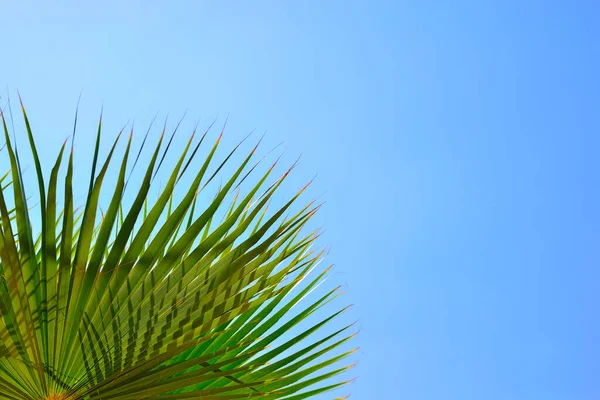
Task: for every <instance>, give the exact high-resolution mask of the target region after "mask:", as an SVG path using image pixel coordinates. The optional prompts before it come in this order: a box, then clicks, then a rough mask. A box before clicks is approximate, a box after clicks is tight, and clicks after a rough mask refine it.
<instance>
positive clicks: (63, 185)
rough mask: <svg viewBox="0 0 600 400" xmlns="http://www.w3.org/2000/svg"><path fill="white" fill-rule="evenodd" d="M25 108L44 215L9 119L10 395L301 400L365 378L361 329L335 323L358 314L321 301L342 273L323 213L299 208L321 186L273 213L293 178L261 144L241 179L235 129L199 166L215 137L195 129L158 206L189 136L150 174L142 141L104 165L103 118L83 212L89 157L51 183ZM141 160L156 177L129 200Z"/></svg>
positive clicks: (2, 254)
mask: <svg viewBox="0 0 600 400" xmlns="http://www.w3.org/2000/svg"><path fill="white" fill-rule="evenodd" d="M22 113H23V117H24V122H25V130H26V133H27V139H28V142H29V152H27V153H28V155H29V156H31V157H32V159H33V164H34V167H35V176H36V179H37V182H36V184H37V188H38V194H37V196H38V197H39V205H38V207H36V210H34V209H31V208H30V207H29V206H28V202H29V200H30V199H29V198H28V197H27V196H26V194H25V187H26V186H27V187H28V185H26V183H29V182H25V178H24V173H23V171H22V166H21V161H20V158H19V152H18V150H17V148H16V147H15V145H14V144H13V141H12V140H11V138H10V135H9V131H8V129H7V124H6V120H5V117H4V114H2V124H3V131H4V137H5V142H6V143H5V146H4V147H3V149H2V152H3V153H4V154H5V155H2V157H6V160H7V162H8V164H9V168H10V170H9V171H8V172H7V173H6V174H3V175H2V176H0V276H1V280H0V313H1V315H2V317H1V318H0V339H1V342H0V398H2V399H16V400H17V399H18V400H39V399H48V400H49V399H71V400H75V399H89V400H92V399H112V400H128V399H132V400H133V399H207V400H208V399H242V398H253V397H259V398H261V399H289V400H292V399H294V400H296V399H305V398H309V397H313V396H316V395H319V394H321V393H324V392H325V391H328V390H331V389H335V388H337V387H339V386H341V385H343V384H345V383H346V382H345V381H341V382H338V381H336V380H335V378H334V377H336V376H338V375H339V374H341V373H343V372H344V371H346V370H347V369H348V368H350V367H347V366H342V367H340V364H339V362H340V361H341V360H343V359H345V358H346V357H348V356H349V355H350V354H352V352H353V350H350V351H348V350H347V347H346V346H347V343H348V341H349V340H350V339H351V338H352V337H353V335H354V334H353V333H352V332H351V329H350V326H339V325H338V326H334V327H333V332H332V329H331V327H330V325H335V322H332V321H335V320H336V318H337V317H338V316H339V315H340V314H341V313H343V312H344V310H345V309H346V308H342V309H340V310H339V311H336V312H333V313H331V312H329V311H327V312H326V313H325V314H324V313H323V312H322V310H324V309H325V310H329V309H330V308H329V307H331V306H330V305H329V304H330V303H331V302H332V301H333V300H334V299H335V298H336V297H337V296H338V295H339V290H338V289H339V288H336V289H334V290H330V291H327V290H326V291H324V292H323V293H320V294H318V293H319V292H320V290H316V289H317V288H318V287H319V285H320V284H321V283H322V282H323V280H324V279H325V277H326V276H327V273H328V271H329V269H325V270H323V271H320V268H319V267H318V265H319V261H320V260H321V259H322V257H323V251H315V250H314V244H315V241H316V239H317V238H318V236H319V232H318V231H315V232H308V233H306V232H305V231H306V226H307V223H308V222H309V220H310V218H311V217H312V216H313V215H314V214H315V213H316V212H317V210H318V209H319V207H320V206H319V205H318V204H314V203H312V202H311V203H308V204H307V205H304V206H298V204H297V203H298V202H299V201H300V198H301V197H302V196H301V195H302V193H303V192H304V190H305V189H306V187H304V188H302V189H301V190H300V191H298V192H297V193H296V194H294V195H293V196H291V197H290V198H289V200H288V201H286V202H284V203H283V204H282V205H280V206H278V207H273V205H272V200H273V199H274V197H276V194H279V193H280V192H281V187H282V184H283V182H284V181H285V180H286V179H287V177H288V176H289V174H290V171H291V169H292V168H293V167H292V168H290V169H289V170H287V171H286V172H285V173H283V174H282V175H281V176H279V177H276V178H273V177H272V175H273V174H274V171H275V164H277V162H275V164H273V165H272V166H271V167H270V168H267V170H266V171H264V172H262V173H259V170H260V165H261V161H262V160H259V161H258V162H256V161H253V158H254V156H255V153H256V151H257V147H258V145H257V146H256V147H254V148H253V149H252V150H251V151H250V152H249V153H248V154H246V155H245V156H244V157H243V158H242V160H241V161H240V162H239V164H238V165H234V166H233V168H231V167H232V166H231V165H230V164H231V162H232V160H233V159H234V158H233V157H232V156H233V155H234V154H235V153H237V152H239V151H241V147H240V146H237V147H235V148H234V149H233V150H231V151H230V152H229V153H228V155H227V156H226V157H225V158H224V159H223V160H222V161H220V162H216V161H215V159H216V153H217V148H218V147H219V145H220V143H221V136H222V134H223V133H222V132H221V135H220V136H219V137H218V139H217V140H216V141H215V143H214V144H213V145H212V146H210V147H209V149H208V151H207V155H206V156H205V158H204V159H198V157H199V154H200V152H199V151H198V150H199V149H200V147H201V146H202V145H204V144H205V143H207V141H208V139H207V137H208V136H207V133H208V130H207V131H206V132H204V134H203V135H201V136H200V139H199V140H198V141H197V142H195V140H196V139H195V138H196V136H195V132H194V134H192V136H191V138H190V139H189V141H188V142H187V143H186V145H185V146H184V148H183V149H182V150H181V153H180V154H179V155H178V157H177V159H176V161H175V162H174V163H173V165H172V166H171V169H170V171H169V174H168V178H167V180H166V184H164V185H163V186H162V187H161V188H160V190H159V191H158V193H157V194H158V197H157V198H156V200H151V198H150V194H151V193H152V189H155V186H156V185H155V184H154V178H155V176H156V175H157V173H158V171H159V170H160V168H166V166H167V164H168V163H169V162H168V160H167V159H166V155H167V153H168V152H169V151H172V147H173V146H174V144H173V135H171V137H170V138H169V139H168V140H166V139H165V134H166V132H165V130H163V133H162V135H161V137H160V139H159V140H158V141H157V143H156V144H155V145H154V149H153V150H152V155H151V157H150V159H149V160H148V161H147V162H145V163H144V162H143V161H142V159H141V158H140V154H141V150H142V149H141V148H140V149H139V151H138V152H137V155H136V156H135V157H134V156H132V154H135V151H134V150H133V148H132V135H130V136H129V139H128V140H127V142H126V144H124V150H119V149H120V148H121V147H120V145H119V142H120V141H121V137H122V135H121V134H119V135H118V137H117V138H116V139H115V141H114V143H113V144H112V145H111V147H110V149H109V152H108V154H107V155H106V156H105V157H104V158H102V157H100V148H101V146H100V141H101V138H102V119H100V123H99V124H98V130H97V135H96V143H95V150H94V155H93V157H92V173H91V177H90V183H89V188H88V191H87V196H86V200H85V204H83V205H82V206H81V207H80V208H78V207H76V205H75V204H74V193H73V191H74V185H73V179H74V178H73V176H74V168H75V166H74V161H73V150H72V149H71V151H70V153H69V154H68V155H67V154H65V153H66V143H65V144H64V145H63V146H62V147H61V149H60V152H59V154H58V156H57V158H56V161H55V163H54V165H53V166H52V169H51V170H50V171H49V177H47V176H45V175H44V169H43V167H42V163H41V162H40V157H39V155H38V150H37V148H36V143H35V138H34V135H33V133H32V129H31V126H30V123H29V119H28V116H27V113H26V112H25V108H24V107H22ZM178 126H179V125H178ZM132 133H133V132H132ZM147 137H148V134H146V137H145V138H144V142H143V144H142V147H143V146H144V144H146V143H147V142H146V139H147ZM172 145H173V146H172ZM132 160H133V164H137V165H136V167H139V168H141V169H142V170H143V177H142V178H141V179H140V182H139V186H138V187H135V188H134V189H132V190H135V196H134V197H133V198H132V199H131V201H130V202H126V201H125V193H126V189H127V188H128V187H131V186H135V183H134V181H135V179H133V180H132V181H131V182H130V181H129V178H130V177H131V170H132V165H131V164H132V162H131V161H132ZM138 161H140V163H139V164H138ZM196 162H197V163H198V166H197V167H196V166H195V165H196ZM65 163H66V173H65V174H64V175H63V174H61V169H62V168H63V167H64V164H65ZM113 163H115V164H116V167H115V168H116V170H115V171H117V172H116V173H115V174H113V175H114V178H115V182H114V183H113V184H110V185H108V186H106V183H105V180H106V178H107V176H108V175H109V171H112V169H111V166H112V165H113ZM142 164H143V165H142ZM226 165H227V166H228V167H227V168H224V167H225V166H226ZM194 169H195V170H194ZM210 171H213V172H210ZM225 171H231V172H229V175H228V173H226V172H225ZM186 173H187V174H188V175H186V176H189V174H191V177H190V182H189V186H186V187H182V185H181V182H182V177H183V176H184V174H186ZM257 174H258V176H257V177H256V178H255V177H254V176H255V175H257ZM46 178H48V182H47V184H46ZM217 179H219V180H221V181H222V183H221V185H220V186H219V187H218V189H217V190H216V193H215V195H214V197H213V198H212V199H211V200H209V201H204V200H202V201H201V200H200V199H199V193H205V192H206V191H207V190H208V189H209V188H212V187H214V185H216V181H217ZM211 183H212V184H213V185H210V184H211ZM242 183H243V184H242ZM244 188H246V189H244ZM106 191H107V193H109V194H108V195H106V194H105V192H106ZM61 193H62V196H60V194H61ZM61 197H62V199H61ZM232 198H233V199H232ZM104 199H106V200H107V201H104ZM104 203H106V204H104ZM37 208H39V212H38V211H37ZM273 208H274V209H273ZM38 218H39V220H38ZM38 225H39V226H40V232H39V233H36V232H34V230H33V226H38ZM318 271H320V272H318ZM326 306H327V308H324V307H326ZM328 329H329V331H327V330H328ZM332 378H333V379H334V380H333V381H332Z"/></svg>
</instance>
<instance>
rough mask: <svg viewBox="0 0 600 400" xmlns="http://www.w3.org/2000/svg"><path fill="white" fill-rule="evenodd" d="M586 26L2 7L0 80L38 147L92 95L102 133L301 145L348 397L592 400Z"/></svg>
mask: <svg viewBox="0 0 600 400" xmlns="http://www.w3.org/2000/svg"><path fill="white" fill-rule="evenodd" d="M122 3H127V4H122ZM599 18H600V5H598V4H597V2H594V1H583V0H581V1H574V2H566V1H563V2H558V1H534V0H532V1H491V0H488V1H460V0H454V1H423V0H421V1H400V0H398V1H389V2H386V1H369V2H367V1H363V2H359V1H295V2H284V1H272V2H264V1H253V2H241V1H238V2H232V1H229V2H217V1H209V2H204V1H197V2H192V1H189V2H185V1H173V2H156V1H144V2H142V1H127V2H117V1H102V2H81V1H53V2H42V1H28V0H20V1H18V2H16V1H4V2H2V6H1V8H0V36H1V37H2V47H1V54H2V59H1V61H0V84H1V85H2V86H3V87H6V86H8V87H9V89H10V90H15V89H18V90H20V92H21V94H22V95H23V97H24V99H25V101H26V104H27V107H28V110H29V112H30V114H31V116H32V119H33V123H34V128H36V127H37V131H36V132H37V135H39V137H40V138H41V139H40V140H41V141H42V142H43V143H45V144H47V146H45V148H44V150H47V151H46V152H44V151H43V153H44V154H45V153H48V155H52V154H54V151H55V149H56V147H57V143H58V142H62V140H63V139H64V138H65V137H66V136H67V135H68V134H69V133H70V132H69V131H70V126H71V120H72V115H73V110H74V107H75V103H76V102H77V97H78V96H79V94H80V92H81V93H83V96H82V110H83V111H82V126H84V127H85V126H88V127H90V128H91V127H92V126H93V123H94V122H93V120H94V119H95V118H96V117H97V114H98V113H99V109H100V104H101V103H102V102H104V107H105V108H104V109H105V119H106V121H109V122H107V124H108V126H109V128H110V129H112V130H113V131H115V130H116V129H117V127H118V126H119V125H122V124H124V123H125V122H127V121H128V120H129V119H133V118H135V120H136V125H137V124H139V126H145V124H147V123H148V122H149V120H150V119H151V118H152V116H154V114H155V113H156V112H157V111H160V112H162V113H163V114H162V115H164V114H166V113H167V112H170V113H171V115H174V116H177V117H179V116H180V115H181V114H183V112H184V111H185V110H187V112H188V116H189V117H190V118H191V120H192V122H193V121H194V120H196V119H197V118H200V120H201V121H202V123H207V121H211V120H213V119H214V118H215V117H219V118H221V119H223V118H224V117H225V116H226V115H229V125H228V130H227V133H228V135H230V136H231V137H232V139H231V140H232V141H235V140H237V139H238V138H241V137H242V136H244V135H245V134H246V133H247V132H249V131H250V130H252V129H256V130H257V131H260V132H262V131H265V130H266V131H268V135H267V142H268V144H269V145H271V144H276V143H278V142H280V141H283V142H284V143H285V146H284V147H285V148H286V149H287V150H286V155H289V157H290V158H295V156H296V155H299V154H302V155H303V162H302V165H301V167H302V168H301V172H300V173H299V177H298V178H297V179H298V180H299V181H300V180H305V179H307V178H310V177H311V176H312V175H313V174H314V173H316V172H318V174H319V175H318V178H317V181H316V183H315V187H314V188H313V193H315V194H320V193H323V192H325V194H324V195H323V197H322V198H323V199H324V200H326V201H327V203H326V205H325V208H324V209H323V212H322V213H321V214H320V216H319V218H320V222H322V223H323V225H324V226H325V227H326V232H325V235H324V236H323V239H322V243H325V244H329V245H331V247H332V250H331V254H330V256H329V258H328V261H329V262H332V263H335V264H336V269H335V271H336V272H335V274H334V275H333V277H332V279H334V280H337V281H339V283H341V284H343V285H344V287H345V288H346V292H347V294H346V296H345V299H346V301H347V302H351V303H355V304H356V306H355V308H354V309H353V310H352V312H351V314H352V315H350V316H348V318H356V319H359V325H360V326H361V334H360V336H359V338H358V339H357V344H359V345H360V346H361V350H360V353H359V354H358V356H357V358H358V359H359V361H360V363H359V366H358V367H357V369H356V370H355V373H356V374H357V375H358V376H359V379H358V380H357V381H356V383H354V385H353V386H352V387H351V388H349V389H348V390H346V391H347V392H351V393H352V395H353V398H356V399H360V400H363V399H365V400H371V399H380V398H386V399H411V400H434V399H435V400H437V399H457V400H458V399H460V400H468V399H473V400H475V399H490V400H492V399H499V400H516V399H527V400H531V399H544V400H552V399H565V400H578V399H581V400H583V399H585V400H587V399H590V400H591V399H598V398H600V379H599V378H598V371H600V365H599V364H600V361H599V360H600V344H599V343H600V322H599V314H598V304H599V300H600V269H599V263H598V260H599V254H598V253H599V249H600V247H599V246H598V239H599V233H600V208H599V207H598V204H600V192H599V187H600V186H599V184H600V182H599V177H600V174H599V167H600V165H599V164H600V161H599V160H600V159H599V157H598V156H599V151H600V147H599V146H600V140H599V139H598V117H597V116H598V106H599V105H600V102H599V100H600V99H599V97H600V79H599V78H598V72H599V71H600V59H599V57H600V53H599V50H600V42H599V41H598V38H599V37H600V25H599V24H598V20H599ZM3 93H6V90H5V89H3ZM86 124H87V125H86ZM111 124H112V125H111ZM92 131H93V129H89V132H92ZM89 136H91V135H88V136H86V135H84V134H82V138H81V139H80V140H81V143H80V145H81V146H84V147H85V146H86V145H89V140H88V139H87V138H89ZM86 140H87V142H86ZM50 150H52V151H50ZM322 398H329V396H323V397H322Z"/></svg>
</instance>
